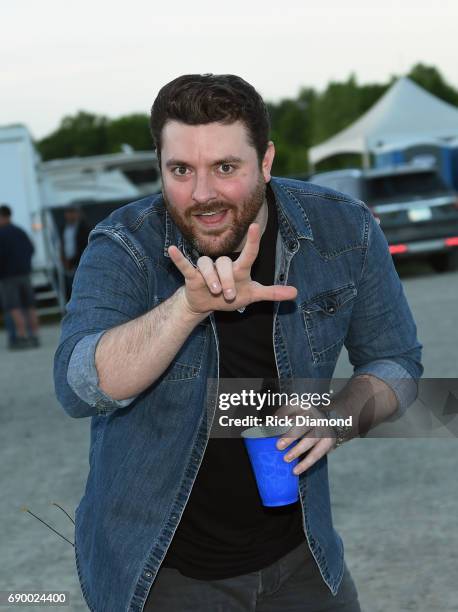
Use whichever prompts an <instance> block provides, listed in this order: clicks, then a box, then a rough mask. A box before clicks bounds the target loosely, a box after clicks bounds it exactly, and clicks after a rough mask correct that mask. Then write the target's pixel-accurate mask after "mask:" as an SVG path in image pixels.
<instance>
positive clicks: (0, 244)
mask: <svg viewBox="0 0 458 612" xmlns="http://www.w3.org/2000/svg"><path fill="white" fill-rule="evenodd" d="M34 250H35V249H34V246H33V244H32V242H31V240H30V238H29V237H28V235H27V234H26V233H25V231H24V230H22V229H21V228H20V227H18V226H17V225H14V223H12V222H11V208H10V207H9V206H7V205H6V204H3V205H1V206H0V285H1V293H2V303H3V309H4V311H5V314H6V317H5V318H6V321H8V315H9V316H11V319H12V320H13V322H14V327H15V334H14V335H12V334H10V341H9V348H11V349H13V350H15V349H23V348H28V347H31V346H39V344H40V340H39V336H38V334H39V322H38V315H37V312H36V310H35V295H34V291H33V287H32V283H31V281H30V272H31V269H32V255H33V253H34ZM29 330H30V335H29Z"/></svg>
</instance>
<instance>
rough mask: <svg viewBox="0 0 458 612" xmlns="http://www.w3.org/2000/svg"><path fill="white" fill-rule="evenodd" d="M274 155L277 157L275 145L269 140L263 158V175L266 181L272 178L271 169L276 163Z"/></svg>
mask: <svg viewBox="0 0 458 612" xmlns="http://www.w3.org/2000/svg"><path fill="white" fill-rule="evenodd" d="M274 157H275V145H274V143H273V142H272V141H271V140H269V142H268V144H267V150H266V152H265V154H264V157H263V159H262V175H263V177H264V181H265V182H266V183H268V182H269V181H270V178H271V175H270V171H271V169H272V164H273V163H274Z"/></svg>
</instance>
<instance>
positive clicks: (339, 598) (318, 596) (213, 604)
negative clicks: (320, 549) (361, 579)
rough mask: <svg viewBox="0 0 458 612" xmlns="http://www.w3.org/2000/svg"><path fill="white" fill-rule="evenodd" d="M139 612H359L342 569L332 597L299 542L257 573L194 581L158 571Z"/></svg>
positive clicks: (354, 593)
mask: <svg viewBox="0 0 458 612" xmlns="http://www.w3.org/2000/svg"><path fill="white" fill-rule="evenodd" d="M143 610H144V612H334V611H336V612H337V611H338V612H361V608H360V606H359V603H358V594H357V591H356V587H355V585H354V583H353V580H352V577H351V575H350V572H349V571H348V568H347V566H346V565H345V568H344V575H343V577H342V582H341V583H340V587H339V591H338V592H337V594H336V596H333V595H332V593H331V591H330V590H329V588H328V586H327V585H326V584H325V582H324V581H323V578H322V577H321V574H320V570H319V569H318V566H317V564H316V562H315V560H314V559H313V557H312V556H311V555H310V553H309V549H308V545H307V543H304V544H301V546H299V547H298V548H295V549H294V550H293V551H292V552H290V553H288V554H287V555H285V556H284V557H283V558H282V559H280V560H279V561H277V562H276V563H274V564H272V565H270V566H269V567H266V568H264V569H262V570H260V571H258V572H252V573H250V574H245V575H243V576H237V577H235V578H226V579H224V580H209V581H205V580H195V579H193V578H188V577H186V576H183V575H182V574H181V573H180V572H179V571H178V570H175V569H171V568H168V567H162V568H161V569H160V570H159V573H158V576H157V578H156V580H155V582H154V584H153V586H152V587H151V590H150V592H149V595H148V599H147V601H146V604H145V607H144V608H143Z"/></svg>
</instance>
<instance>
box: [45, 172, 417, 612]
mask: <svg viewBox="0 0 458 612" xmlns="http://www.w3.org/2000/svg"><path fill="white" fill-rule="evenodd" d="M271 186H272V189H273V191H274V194H275V199H276V206H277V212H278V224H279V231H278V237H277V246H276V264H275V282H276V283H278V284H290V285H294V286H295V287H296V288H297V290H298V295H297V298H296V300H295V301H294V302H291V301H290V302H281V303H275V307H274V322H273V341H274V350H275V358H276V363H277V369H278V377H279V379H280V381H281V380H282V379H283V380H286V379H292V378H309V379H311V378H328V379H331V378H332V374H333V372H334V369H335V365H336V361H337V358H338V356H339V353H340V351H341V349H342V346H343V345H345V346H346V348H347V349H348V354H349V358H350V361H351V363H352V365H353V366H354V375H357V374H361V373H368V374H372V375H375V376H377V377H378V378H380V379H382V380H385V381H386V382H387V383H388V384H390V385H391V387H392V388H393V389H394V391H395V393H396V395H397V398H398V404H399V408H398V412H399V413H402V412H403V411H404V410H405V409H406V408H407V406H409V404H410V403H412V402H413V400H414V399H415V397H416V392H417V380H418V378H419V377H420V376H421V374H422V371H423V368H422V366H421V364H420V357H421V345H420V344H419V343H418V341H417V335H416V327H415V323H414V321H413V318H412V314H411V312H410V309H409V306H408V304H407V301H406V298H405V295H404V292H403V288H402V285H401V282H400V280H399V278H398V275H397V273H396V271H395V268H394V266H393V262H392V258H391V255H390V253H389V250H388V246H387V242H386V239H385V237H384V235H383V233H382V231H381V230H380V228H379V226H378V224H377V223H376V221H375V219H374V217H373V216H372V214H371V213H370V211H369V209H368V208H367V207H366V206H365V205H364V204H363V203H362V202H360V201H357V200H353V199H350V198H349V197H347V196H344V195H343V194H340V193H337V192H334V191H330V190H327V189H324V188H322V187H317V186H316V185H312V184H309V183H304V182H301V181H295V180H286V179H278V178H277V179H276V178H273V179H272V181H271ZM171 244H175V245H177V246H178V247H179V248H181V249H182V250H183V252H184V253H185V255H186V256H187V257H188V259H189V260H190V261H192V262H195V261H196V258H197V256H198V254H197V253H196V252H195V251H194V250H193V249H192V248H191V247H190V245H189V244H188V243H187V242H186V241H185V240H184V239H183V237H182V236H181V234H180V232H179V230H178V228H177V227H176V226H175V225H174V223H173V222H172V220H171V218H170V216H169V215H168V213H167V211H166V209H165V206H164V202H163V199H162V197H161V196H160V195H156V196H151V197H147V198H144V199H142V200H140V201H138V202H134V203H132V204H128V205H127V206H124V207H122V208H120V209H118V210H116V211H114V212H113V213H112V214H111V215H110V216H109V217H108V218H106V219H105V220H104V221H102V222H101V223H99V224H98V225H97V226H96V227H95V228H94V230H93V231H92V232H91V234H90V237H89V245H88V247H87V249H86V251H85V252H84V254H83V257H82V259H81V262H80V265H79V268H78V270H77V272H76V276H75V280H74V286H73V293H72V298H71V300H70V302H69V303H68V305H67V312H66V315H65V317H64V319H63V322H62V334H61V339H60V344H59V347H58V349H57V352H56V355H55V362H54V380H55V388H56V394H57V397H58V399H59V401H60V403H61V404H62V406H63V408H64V409H65V411H66V412H67V413H68V414H69V415H70V416H72V417H76V418H79V417H92V422H91V444H90V453H89V465H90V470H89V476H88V480H87V484H86V490H85V493H84V496H83V498H82V499H81V501H80V503H79V505H78V507H77V509H76V527H75V545H76V547H75V551H76V553H75V554H76V564H77V569H78V575H79V579H80V584H81V588H82V591H83V594H84V597H85V599H86V602H87V604H88V606H89V608H90V609H91V610H96V611H97V612H102V611H109V612H114V611H118V610H119V611H131V612H134V611H135V612H140V611H141V610H142V609H143V606H144V604H145V601H146V598H147V595H148V592H149V590H150V587H151V585H152V584H153V581H154V579H155V576H156V574H157V571H158V569H159V567H160V566H161V563H162V560H163V558H164V556H165V553H166V551H167V548H168V546H169V544H170V542H171V540H172V537H173V534H174V532H175V530H176V528H177V526H178V523H179V521H180V518H181V515H182V513H183V510H184V508H185V505H186V503H187V500H188V498H189V495H190V492H191V489H192V486H193V483H194V480H195V478H196V475H197V472H198V470H199V466H200V463H201V461H202V457H203V454H204V452H205V447H206V444H207V440H208V423H207V418H206V417H207V402H208V401H211V402H213V404H211V406H212V410H214V409H215V406H216V396H215V398H213V397H212V398H208V397H207V396H206V394H207V379H209V378H214V379H217V378H218V339H217V334H216V329H215V324H214V318H213V316H212V315H210V316H209V317H207V319H205V320H204V321H203V322H201V323H200V324H199V325H197V326H196V327H195V328H194V330H193V331H192V332H191V334H190V335H189V336H188V338H187V340H186V341H185V343H184V344H183V346H182V347H181V349H180V350H179V351H178V353H177V355H176V356H175V359H174V360H173V361H172V363H171V364H170V366H169V367H168V368H167V370H166V371H165V372H164V374H163V375H162V376H161V377H160V378H159V379H158V380H157V381H155V382H154V383H153V384H152V385H151V386H150V387H148V388H147V389H145V390H144V391H143V392H142V393H140V394H139V395H138V396H136V397H131V398H127V399H124V400H119V401H116V400H113V399H112V398H110V397H109V396H108V395H107V394H106V393H104V392H103V391H102V390H101V389H100V388H99V386H98V377H97V371H96V368H95V363H94V359H95V357H94V355H95V349H96V346H97V342H98V341H99V339H100V337H101V336H102V335H103V333H104V332H105V331H106V330H108V329H110V328H111V327H114V326H117V325H120V324H122V323H124V322H126V321H129V320H131V319H133V318H136V317H138V316H140V315H142V314H144V313H145V312H147V311H149V310H151V309H152V308H154V307H155V306H157V305H158V304H159V303H160V302H162V301H163V300H166V299H167V298H169V297H170V296H171V295H172V294H173V293H174V292H175V291H176V290H177V289H178V287H180V286H181V285H182V284H183V278H182V276H181V274H180V272H179V271H178V270H177V269H176V268H175V266H174V265H173V263H172V262H171V260H170V258H169V256H168V253H167V248H168V247H169V246H170V245H171ZM299 487H300V499H301V505H302V511H303V527H304V533H305V536H306V538H307V542H308V545H309V547H310V550H311V552H312V554H313V557H314V559H315V561H316V563H317V565H318V568H319V570H320V573H321V575H322V577H323V580H324V581H325V583H326V584H327V586H328V587H329V589H330V590H331V592H332V593H333V594H335V593H336V592H337V590H338V587H339V584H340V581H341V578H342V574H343V554H344V553H343V544H342V540H341V538H340V536H339V534H338V533H337V532H336V531H335V529H334V527H333V522H332V515H331V506H330V494H329V484H328V470H327V457H326V456H325V457H323V458H322V459H321V460H319V461H318V462H317V463H316V464H315V465H313V466H312V467H311V468H309V469H308V470H307V471H306V472H305V473H303V474H301V476H300V479H299Z"/></svg>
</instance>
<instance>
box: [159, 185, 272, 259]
mask: <svg viewBox="0 0 458 612" xmlns="http://www.w3.org/2000/svg"><path fill="white" fill-rule="evenodd" d="M162 193H163V197H164V202H165V205H166V208H167V211H168V213H169V214H170V216H171V217H172V219H173V221H174V222H175V224H176V225H177V226H178V228H179V230H180V231H181V233H182V234H183V236H184V237H185V238H186V240H187V241H188V242H189V243H190V244H192V245H193V247H194V248H196V249H197V251H198V252H199V253H200V254H201V255H208V256H209V257H213V258H215V257H220V256H221V255H227V254H229V253H233V252H234V251H235V250H236V249H237V247H238V246H239V245H240V243H241V242H242V240H243V238H244V237H245V235H246V233H247V231H248V228H249V226H250V223H253V221H254V220H255V218H256V215H257V214H258V212H259V211H260V210H261V207H262V205H263V203H264V200H265V195H266V184H265V183H264V180H263V178H262V176H260V177H259V180H258V182H257V184H256V186H255V187H254V189H253V191H252V192H251V194H250V195H249V196H248V197H247V198H246V199H245V200H244V201H243V202H242V203H241V204H240V205H238V206H237V205H235V204H232V203H231V202H225V201H224V200H212V201H210V202H209V203H207V204H194V205H193V206H190V207H189V208H188V209H187V210H186V211H185V212H184V213H179V212H178V211H177V210H176V208H174V206H173V204H171V203H170V201H169V200H168V198H167V195H166V193H165V190H163V192H162ZM223 209H227V210H228V214H232V217H233V219H232V222H231V226H230V227H229V228H227V227H225V228H224V229H222V230H218V229H215V230H213V231H212V230H211V229H209V230H207V231H206V232H204V231H203V230H202V229H200V228H199V230H200V232H202V233H203V234H204V235H197V234H196V232H195V231H194V230H193V228H192V218H193V215H195V214H196V213H203V212H206V211H210V210H212V211H218V210H223ZM200 232H199V233H200ZM220 235H224V236H223V237H221V238H219V236H220Z"/></svg>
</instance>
